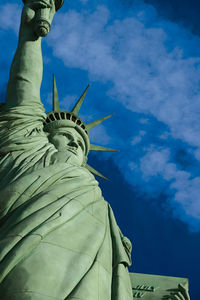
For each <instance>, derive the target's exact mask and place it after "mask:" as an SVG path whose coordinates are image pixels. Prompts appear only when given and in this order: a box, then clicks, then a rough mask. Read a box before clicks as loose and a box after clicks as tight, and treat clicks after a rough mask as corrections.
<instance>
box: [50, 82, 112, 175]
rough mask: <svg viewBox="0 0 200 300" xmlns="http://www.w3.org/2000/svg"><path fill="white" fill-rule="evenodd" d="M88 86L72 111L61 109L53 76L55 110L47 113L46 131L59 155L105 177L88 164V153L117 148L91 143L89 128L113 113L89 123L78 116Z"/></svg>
mask: <svg viewBox="0 0 200 300" xmlns="http://www.w3.org/2000/svg"><path fill="white" fill-rule="evenodd" d="M88 88H89V86H87V88H86V89H85V91H84V93H83V94H82V96H81V97H80V98H79V100H78V101H77V103H76V104H75V106H74V108H73V109H72V110H71V111H66V110H60V106H59V100H58V93H57V88H56V82H55V77H53V111H52V112H50V113H48V114H47V118H46V120H45V123H44V131H45V132H47V133H48V138H49V141H50V143H52V144H53V145H54V146H55V148H56V149H57V151H58V155H59V156H60V157H64V159H65V161H69V162H70V163H73V164H76V165H79V166H85V167H86V168H87V169H89V170H90V171H91V172H93V173H94V174H96V175H98V176H101V177H103V178H105V177H104V176H103V175H101V174H100V173H99V172H98V171H96V170H94V169H93V168H92V167H90V166H89V165H88V164H86V162H87V156H88V153H89V151H90V150H93V151H115V150H113V149H108V148H105V147H101V146H97V145H92V144H90V137H89V130H90V129H92V128H94V127H95V126H97V125H98V124H100V123H101V122H103V121H104V120H106V119H107V118H109V117H110V116H111V115H109V116H107V117H104V118H101V119H99V120H97V121H94V122H91V123H89V124H85V123H84V122H83V120H82V119H81V118H80V117H79V116H78V112H79V110H80V107H81V105H82V103H83V100H84V98H85V95H86V92H87V90H88Z"/></svg>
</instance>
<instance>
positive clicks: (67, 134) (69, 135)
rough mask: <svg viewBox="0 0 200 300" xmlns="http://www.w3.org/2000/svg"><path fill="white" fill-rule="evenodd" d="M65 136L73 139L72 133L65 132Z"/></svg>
mask: <svg viewBox="0 0 200 300" xmlns="http://www.w3.org/2000/svg"><path fill="white" fill-rule="evenodd" d="M64 136H66V138H68V139H69V140H71V139H72V138H73V136H72V135H71V134H70V133H67V132H66V133H65V134H64Z"/></svg>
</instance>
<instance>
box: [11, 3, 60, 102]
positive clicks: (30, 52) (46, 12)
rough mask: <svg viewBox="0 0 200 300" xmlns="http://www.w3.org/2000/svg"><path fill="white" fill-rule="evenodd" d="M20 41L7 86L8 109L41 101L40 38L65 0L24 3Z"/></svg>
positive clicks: (48, 29)
mask: <svg viewBox="0 0 200 300" xmlns="http://www.w3.org/2000/svg"><path fill="white" fill-rule="evenodd" d="M23 2H24V8H23V11H22V16H21V24H20V31H19V42H18V47H17V51H16V53H15V56H14V59H13V62H12V66H11V69H10V77H9V82H8V87H7V95H6V103H7V105H6V106H7V107H14V106H18V105H21V104H26V105H30V106H31V105H32V104H34V103H38V102H40V86H41V82H42V74H43V61H42V52H41V40H42V36H45V35H47V34H48V32H49V31H50V26H51V22H52V20H53V17H54V14H55V12H56V10H58V9H59V8H60V7H61V6H62V4H63V2H64V0H23Z"/></svg>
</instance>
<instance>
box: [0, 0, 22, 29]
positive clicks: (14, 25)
mask: <svg viewBox="0 0 200 300" xmlns="http://www.w3.org/2000/svg"><path fill="white" fill-rule="evenodd" d="M0 11H1V18H0V28H2V29H11V30H13V31H14V32H15V34H17V33H18V31H19V24H20V16H21V5H18V4H12V3H10V4H5V5H1V6H0Z"/></svg>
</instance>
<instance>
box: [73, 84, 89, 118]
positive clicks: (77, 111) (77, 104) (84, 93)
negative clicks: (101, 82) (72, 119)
mask: <svg viewBox="0 0 200 300" xmlns="http://www.w3.org/2000/svg"><path fill="white" fill-rule="evenodd" d="M89 86H90V85H89V84H88V86H87V87H86V89H85V91H84V92H83V94H82V95H81V97H80V98H79V99H78V101H77V103H76V104H75V106H74V107H73V109H72V110H71V112H72V113H73V114H75V115H78V113H79V110H80V108H81V105H82V103H83V100H84V98H85V95H86V93H87V90H88V89H89Z"/></svg>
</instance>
